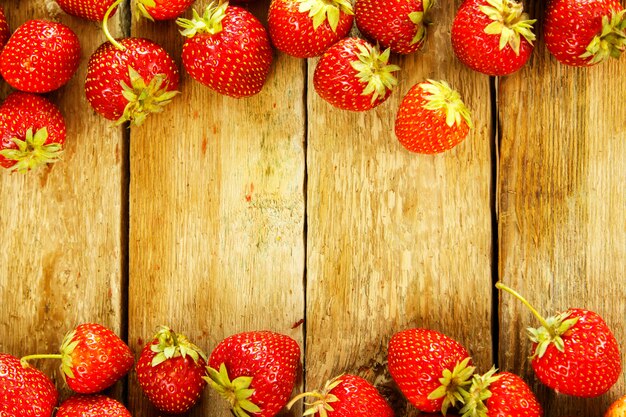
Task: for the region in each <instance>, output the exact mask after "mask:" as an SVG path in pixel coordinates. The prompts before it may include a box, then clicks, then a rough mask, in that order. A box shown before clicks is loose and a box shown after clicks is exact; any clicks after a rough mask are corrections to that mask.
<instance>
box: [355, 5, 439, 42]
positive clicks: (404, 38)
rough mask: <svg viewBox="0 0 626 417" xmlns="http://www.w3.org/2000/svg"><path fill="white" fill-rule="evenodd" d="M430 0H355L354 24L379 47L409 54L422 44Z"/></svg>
mask: <svg viewBox="0 0 626 417" xmlns="http://www.w3.org/2000/svg"><path fill="white" fill-rule="evenodd" d="M431 5H432V0H357V2H356V4H355V5H354V13H355V15H356V25H357V27H358V28H359V30H360V31H361V33H362V34H363V35H364V36H365V37H367V38H369V39H372V40H374V41H376V42H378V44H380V46H381V47H383V48H390V49H391V50H392V51H393V52H395V53H398V54H410V53H412V52H415V51H417V50H418V49H420V48H421V47H422V45H423V44H424V40H425V38H426V22H425V19H424V16H425V14H427V13H428V11H429V9H430V6H431Z"/></svg>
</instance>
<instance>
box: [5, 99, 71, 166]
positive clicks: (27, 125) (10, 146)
mask: <svg viewBox="0 0 626 417" xmlns="http://www.w3.org/2000/svg"><path fill="white" fill-rule="evenodd" d="M65 137H66V129H65V119H64V118H63V115H62V114H61V112H60V111H59V109H58V108H57V107H56V106H55V105H54V104H52V102H50V100H48V99H47V98H45V97H42V96H38V95H36V94H31V93H23V92H21V91H15V92H13V93H11V94H10V95H9V96H8V97H7V98H6V99H5V100H4V102H3V103H2V105H0V166H2V167H5V168H8V169H10V170H15V171H17V172H21V173H25V172H27V171H29V170H31V169H34V168H37V167H39V166H41V165H44V164H48V163H53V162H56V161H58V160H59V159H60V157H61V153H62V152H63V145H64V143H65Z"/></svg>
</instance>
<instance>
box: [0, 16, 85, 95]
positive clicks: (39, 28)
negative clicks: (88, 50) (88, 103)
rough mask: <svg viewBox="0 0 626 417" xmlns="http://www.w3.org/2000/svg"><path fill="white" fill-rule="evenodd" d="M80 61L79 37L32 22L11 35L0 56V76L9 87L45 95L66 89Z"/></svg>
mask: <svg viewBox="0 0 626 417" xmlns="http://www.w3.org/2000/svg"><path fill="white" fill-rule="evenodd" d="M79 61H80V43H79V41H78V36H76V34H75V33H74V32H73V31H72V29H70V28H69V27H67V26H65V25H64V24H62V23H56V22H49V21H47V20H41V19H34V20H29V21H27V22H25V23H23V24H22V25H21V26H20V27H18V28H17V29H16V30H15V32H13V34H12V35H11V37H10V38H9V40H8V42H7V43H6V45H5V46H4V49H3V50H2V54H0V74H2V77H3V78H4V79H5V81H6V82H7V83H9V85H11V87H13V88H15V89H17V90H22V91H26V92H30V93H47V92H49V91H53V90H56V89H58V88H60V87H62V86H63V85H65V84H66V83H67V82H68V81H69V80H70V78H72V77H73V76H74V73H76V70H77V69H78V64H79Z"/></svg>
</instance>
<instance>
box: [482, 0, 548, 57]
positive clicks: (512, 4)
mask: <svg viewBox="0 0 626 417" xmlns="http://www.w3.org/2000/svg"><path fill="white" fill-rule="evenodd" d="M487 3H489V5H488V6H486V5H485V6H480V11H481V12H483V13H484V14H486V15H487V16H488V17H489V18H490V19H491V20H493V22H492V23H490V24H489V25H487V27H486V28H485V33H487V34H489V35H499V36H500V44H499V48H500V50H502V49H504V48H505V47H506V46H507V45H509V46H510V47H511V49H513V51H514V52H515V54H516V55H519V49H520V42H521V37H522V36H523V37H524V38H525V39H526V40H527V41H528V42H529V43H530V44H531V45H532V43H533V41H535V39H536V37H535V34H534V33H533V24H534V23H535V22H536V21H537V20H536V19H529V18H528V14H527V13H524V12H523V11H524V6H523V5H522V3H521V2H520V3H518V2H517V1H513V0H487Z"/></svg>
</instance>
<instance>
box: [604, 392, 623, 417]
mask: <svg viewBox="0 0 626 417" xmlns="http://www.w3.org/2000/svg"><path fill="white" fill-rule="evenodd" d="M625 416H626V395H624V396H622V397H620V398H618V399H617V400H615V401H613V403H612V404H611V406H610V407H609V408H608V409H607V410H606V413H604V417H625Z"/></svg>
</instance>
